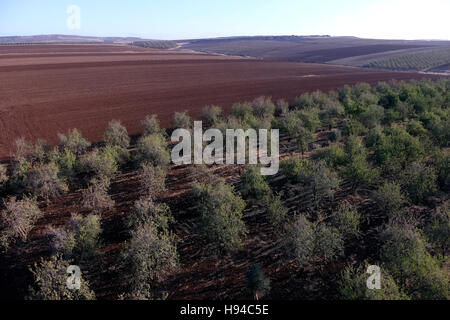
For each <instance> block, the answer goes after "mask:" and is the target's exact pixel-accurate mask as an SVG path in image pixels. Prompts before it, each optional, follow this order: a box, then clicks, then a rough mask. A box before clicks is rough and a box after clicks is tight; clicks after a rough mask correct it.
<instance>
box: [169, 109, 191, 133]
mask: <svg viewBox="0 0 450 320" xmlns="http://www.w3.org/2000/svg"><path fill="white" fill-rule="evenodd" d="M172 124H173V127H174V128H176V129H178V128H182V129H188V130H189V129H190V128H191V127H192V119H191V117H190V116H189V115H188V113H187V112H175V114H174V116H173V121H172Z"/></svg>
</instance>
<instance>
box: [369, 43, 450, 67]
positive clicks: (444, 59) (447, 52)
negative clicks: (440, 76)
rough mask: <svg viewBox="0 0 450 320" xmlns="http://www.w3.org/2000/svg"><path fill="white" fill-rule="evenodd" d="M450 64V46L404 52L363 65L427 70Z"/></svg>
mask: <svg viewBox="0 0 450 320" xmlns="http://www.w3.org/2000/svg"><path fill="white" fill-rule="evenodd" d="M449 64H450V48H445V49H440V50H429V51H424V52H419V53H414V54H406V55H402V56H398V57H394V58H390V59H383V60H377V61H374V62H371V63H369V64H367V65H365V67H368V68H377V69H390V70H400V71H428V70H430V69H439V68H440V67H442V66H448V65H449Z"/></svg>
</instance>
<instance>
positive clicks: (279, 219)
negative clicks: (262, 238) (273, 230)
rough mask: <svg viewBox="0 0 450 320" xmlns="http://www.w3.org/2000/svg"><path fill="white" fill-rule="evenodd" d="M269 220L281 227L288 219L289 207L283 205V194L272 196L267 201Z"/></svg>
mask: <svg viewBox="0 0 450 320" xmlns="http://www.w3.org/2000/svg"><path fill="white" fill-rule="evenodd" d="M267 213H268V214H269V221H270V223H271V224H272V225H273V226H276V227H280V226H282V225H283V224H284V222H285V221H286V216H287V213H288V209H287V208H286V207H285V206H284V205H283V202H282V201H281V196H279V195H277V196H271V197H270V199H269V201H268V203H267Z"/></svg>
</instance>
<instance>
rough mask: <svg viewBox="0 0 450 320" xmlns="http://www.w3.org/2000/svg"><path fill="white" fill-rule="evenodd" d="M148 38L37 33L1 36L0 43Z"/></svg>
mask: <svg viewBox="0 0 450 320" xmlns="http://www.w3.org/2000/svg"><path fill="white" fill-rule="evenodd" d="M143 40H147V39H142V38H137V37H85V36H76V35H62V34H49V35H36V36H11V37H0V44H5V43H65V42H67V43H91V42H92V43H131V42H135V41H143Z"/></svg>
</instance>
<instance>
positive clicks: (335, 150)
mask: <svg viewBox="0 0 450 320" xmlns="http://www.w3.org/2000/svg"><path fill="white" fill-rule="evenodd" d="M312 159H313V160H323V161H325V162H326V164H327V165H328V166H330V167H333V168H337V167H339V166H342V165H344V164H345V163H346V161H347V155H346V154H345V151H344V149H343V148H342V146H340V145H338V144H332V145H331V146H329V147H326V148H321V149H319V150H317V151H316V152H314V153H313V155H312Z"/></svg>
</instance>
